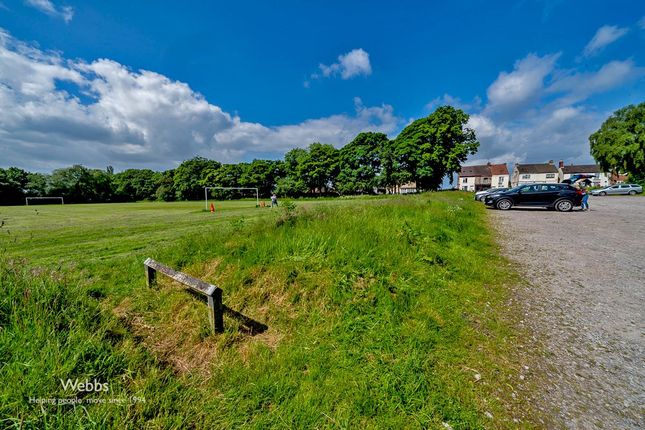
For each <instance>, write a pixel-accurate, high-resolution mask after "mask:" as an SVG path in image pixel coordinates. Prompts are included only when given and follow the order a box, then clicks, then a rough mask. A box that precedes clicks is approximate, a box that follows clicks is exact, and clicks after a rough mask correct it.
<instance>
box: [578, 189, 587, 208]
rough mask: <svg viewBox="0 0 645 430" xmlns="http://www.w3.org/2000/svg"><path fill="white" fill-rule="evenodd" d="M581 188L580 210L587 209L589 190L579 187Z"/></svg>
mask: <svg viewBox="0 0 645 430" xmlns="http://www.w3.org/2000/svg"><path fill="white" fill-rule="evenodd" d="M580 189H581V190H582V193H583V194H582V210H583V211H588V210H589V191H587V189H586V188H585V187H582V188H580Z"/></svg>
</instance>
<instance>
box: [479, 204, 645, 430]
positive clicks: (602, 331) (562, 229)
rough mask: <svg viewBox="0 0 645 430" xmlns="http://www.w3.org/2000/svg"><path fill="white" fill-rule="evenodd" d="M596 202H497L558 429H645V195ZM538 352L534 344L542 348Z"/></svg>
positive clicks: (497, 221) (542, 403)
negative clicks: (584, 208)
mask: <svg viewBox="0 0 645 430" xmlns="http://www.w3.org/2000/svg"><path fill="white" fill-rule="evenodd" d="M590 205H591V211H589V212H579V211H574V212H569V213H559V212H554V211H546V210H541V209H528V210H521V209H516V210H510V211H498V210H491V211H490V215H491V218H492V221H493V224H494V225H496V227H497V229H498V232H499V238H500V239H499V241H500V244H501V246H502V250H503V252H504V253H505V254H506V255H507V256H508V257H509V258H510V259H511V260H512V261H514V262H516V263H517V264H518V268H519V271H520V272H521V273H522V274H523V275H524V276H525V278H526V279H527V280H528V281H529V282H530V284H531V285H530V286H529V287H528V288H524V289H520V290H519V291H518V297H517V298H516V299H517V300H519V303H520V306H522V308H523V309H524V314H525V315H524V320H523V323H524V324H528V328H529V330H530V331H532V332H533V333H534V334H535V336H536V337H537V339H538V341H539V343H542V344H543V349H544V351H543V352H544V356H543V357H538V358H537V359H535V360H534V361H535V362H536V363H537V368H536V369H534V370H533V369H532V372H531V375H530V377H531V378H534V379H533V380H534V381H535V382H536V383H537V384H538V386H540V387H542V389H541V390H538V391H539V392H538V393H536V398H535V399H534V400H535V403H536V405H537V406H538V408H539V409H541V410H542V411H543V415H545V416H550V417H552V418H551V419H550V420H548V421H545V423H544V426H545V427H548V428H553V427H562V428H571V429H643V428H645V312H644V311H645V197H640V196H639V197H627V196H625V197H622V196H620V197H591V198H590ZM533 353H534V352H533Z"/></svg>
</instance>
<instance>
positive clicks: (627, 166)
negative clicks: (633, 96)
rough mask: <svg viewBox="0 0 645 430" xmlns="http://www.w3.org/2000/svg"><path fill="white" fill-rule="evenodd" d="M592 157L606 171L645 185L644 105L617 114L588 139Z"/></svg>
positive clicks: (627, 107)
mask: <svg viewBox="0 0 645 430" xmlns="http://www.w3.org/2000/svg"><path fill="white" fill-rule="evenodd" d="M589 143H590V145H591V155H592V156H593V158H595V159H596V161H597V162H598V163H599V164H600V167H601V168H603V169H604V170H605V171H611V172H621V173H629V175H630V178H631V180H633V181H645V102H644V103H640V104H638V105H635V106H634V105H629V106H626V107H624V108H622V109H619V110H617V111H616V112H614V113H613V115H612V116H610V117H609V118H608V119H607V120H606V121H605V122H604V123H603V124H602V126H600V129H599V130H598V131H596V132H595V133H593V134H592V135H591V136H589Z"/></svg>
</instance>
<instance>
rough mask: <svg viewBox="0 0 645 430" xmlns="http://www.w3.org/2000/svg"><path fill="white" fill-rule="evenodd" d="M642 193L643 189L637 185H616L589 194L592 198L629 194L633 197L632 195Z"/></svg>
mask: <svg viewBox="0 0 645 430" xmlns="http://www.w3.org/2000/svg"><path fill="white" fill-rule="evenodd" d="M642 192H643V187H641V186H640V185H638V184H616V185H612V186H611V187H607V188H601V189H599V190H593V191H592V192H591V194H592V195H594V196H613V195H618V194H629V195H631V196H633V195H634V194H638V193H642Z"/></svg>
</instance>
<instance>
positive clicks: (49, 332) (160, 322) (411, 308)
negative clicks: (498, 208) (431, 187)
mask: <svg viewBox="0 0 645 430" xmlns="http://www.w3.org/2000/svg"><path fill="white" fill-rule="evenodd" d="M296 205H297V207H296V208H293V207H290V208H278V209H269V208H255V207H254V206H255V204H254V202H251V201H242V202H227V203H217V204H216V212H215V214H211V213H209V212H206V211H204V208H203V203H201V202H182V203H134V204H103V205H67V206H34V207H0V222H2V221H4V225H3V226H2V228H0V287H1V289H2V291H3V295H2V297H1V298H0V360H1V364H2V367H1V369H0V381H3V384H2V386H0V419H1V420H2V421H0V426H1V427H5V428H55V429H58V428H133V429H134V428H159V429H162V428H163V429H166V428H206V427H211V428H257V429H263V428H289V429H292V428H445V427H444V423H446V424H449V425H450V426H452V428H453V429H472V428H516V427H517V426H518V424H517V423H515V422H513V418H514V417H518V416H520V415H522V416H523V415H524V414H523V411H524V410H526V408H527V405H524V404H521V403H520V401H519V400H516V399H515V398H514V397H513V396H512V394H513V386H512V385H513V384H514V382H513V381H515V380H516V375H517V374H518V370H519V363H517V362H516V358H515V353H516V351H515V349H514V348H515V347H514V338H515V337H516V336H517V335H518V333H516V332H514V331H513V330H512V329H511V327H512V319H513V315H509V314H508V313H509V310H508V309H509V308H508V307H507V306H506V302H507V298H508V294H509V293H508V286H509V285H512V284H513V283H515V282H518V279H516V278H515V277H514V275H513V273H512V271H511V270H509V268H508V265H507V263H506V262H505V261H504V260H502V259H501V258H500V257H498V252H497V249H496V247H495V245H494V244H493V241H492V238H491V232H490V229H489V228H488V227H487V223H486V218H485V210H484V209H483V207H482V206H481V205H479V204H477V203H475V202H473V201H472V199H471V198H470V195H469V194H465V193H459V192H450V193H433V194H424V195H419V196H405V197H379V198H356V199H333V200H316V201H303V202H296ZM146 257H153V258H155V259H156V260H158V261H160V262H162V263H165V264H168V265H170V266H172V267H174V268H177V269H180V270H183V271H185V272H187V273H190V274H192V275H194V276H197V277H200V278H202V279H204V280H206V281H208V282H212V283H215V284H217V285H219V286H221V287H222V289H223V290H224V303H225V304H226V305H227V306H229V307H230V308H232V309H234V310H237V311H239V312H241V313H243V314H244V315H246V316H248V317H250V318H253V319H255V320H257V321H259V322H262V323H264V324H266V325H267V326H268V327H269V328H268V330H267V331H265V332H264V333H260V334H255V335H254V334H251V333H248V332H246V331H245V330H243V328H242V327H241V326H240V325H239V324H238V323H237V322H236V321H235V320H230V319H228V318H226V319H225V327H226V329H225V332H224V333H223V334H218V335H212V334H211V333H209V330H208V320H207V311H206V306H205V304H204V303H203V302H202V301H201V300H200V299H199V298H198V297H194V296H193V295H191V294H189V293H187V292H186V291H184V290H183V288H181V287H180V286H179V285H177V284H174V283H172V282H169V281H167V280H165V279H163V277H160V278H159V281H160V282H159V286H158V287H157V288H154V289H148V288H147V287H146V286H145V279H144V270H143V265H142V262H143V260H144V259H145V258H146ZM479 377H481V379H480V378H479ZM67 378H71V379H72V380H74V379H76V378H78V379H79V380H81V381H83V380H86V379H87V380H90V381H91V380H94V379H96V380H97V381H99V382H107V383H108V384H109V391H108V392H101V393H82V392H81V393H77V392H75V391H70V390H69V389H67V390H66V389H64V388H63V387H62V385H61V382H60V379H67ZM509 387H510V388H509ZM60 398H63V399H72V401H75V402H77V404H53V405H52V404H42V403H36V402H35V399H60ZM74 399H80V401H81V402H82V403H78V401H76V400H74ZM491 416H492V418H491ZM522 425H523V426H524V427H530V423H529V422H524V423H523V424H522Z"/></svg>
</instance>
